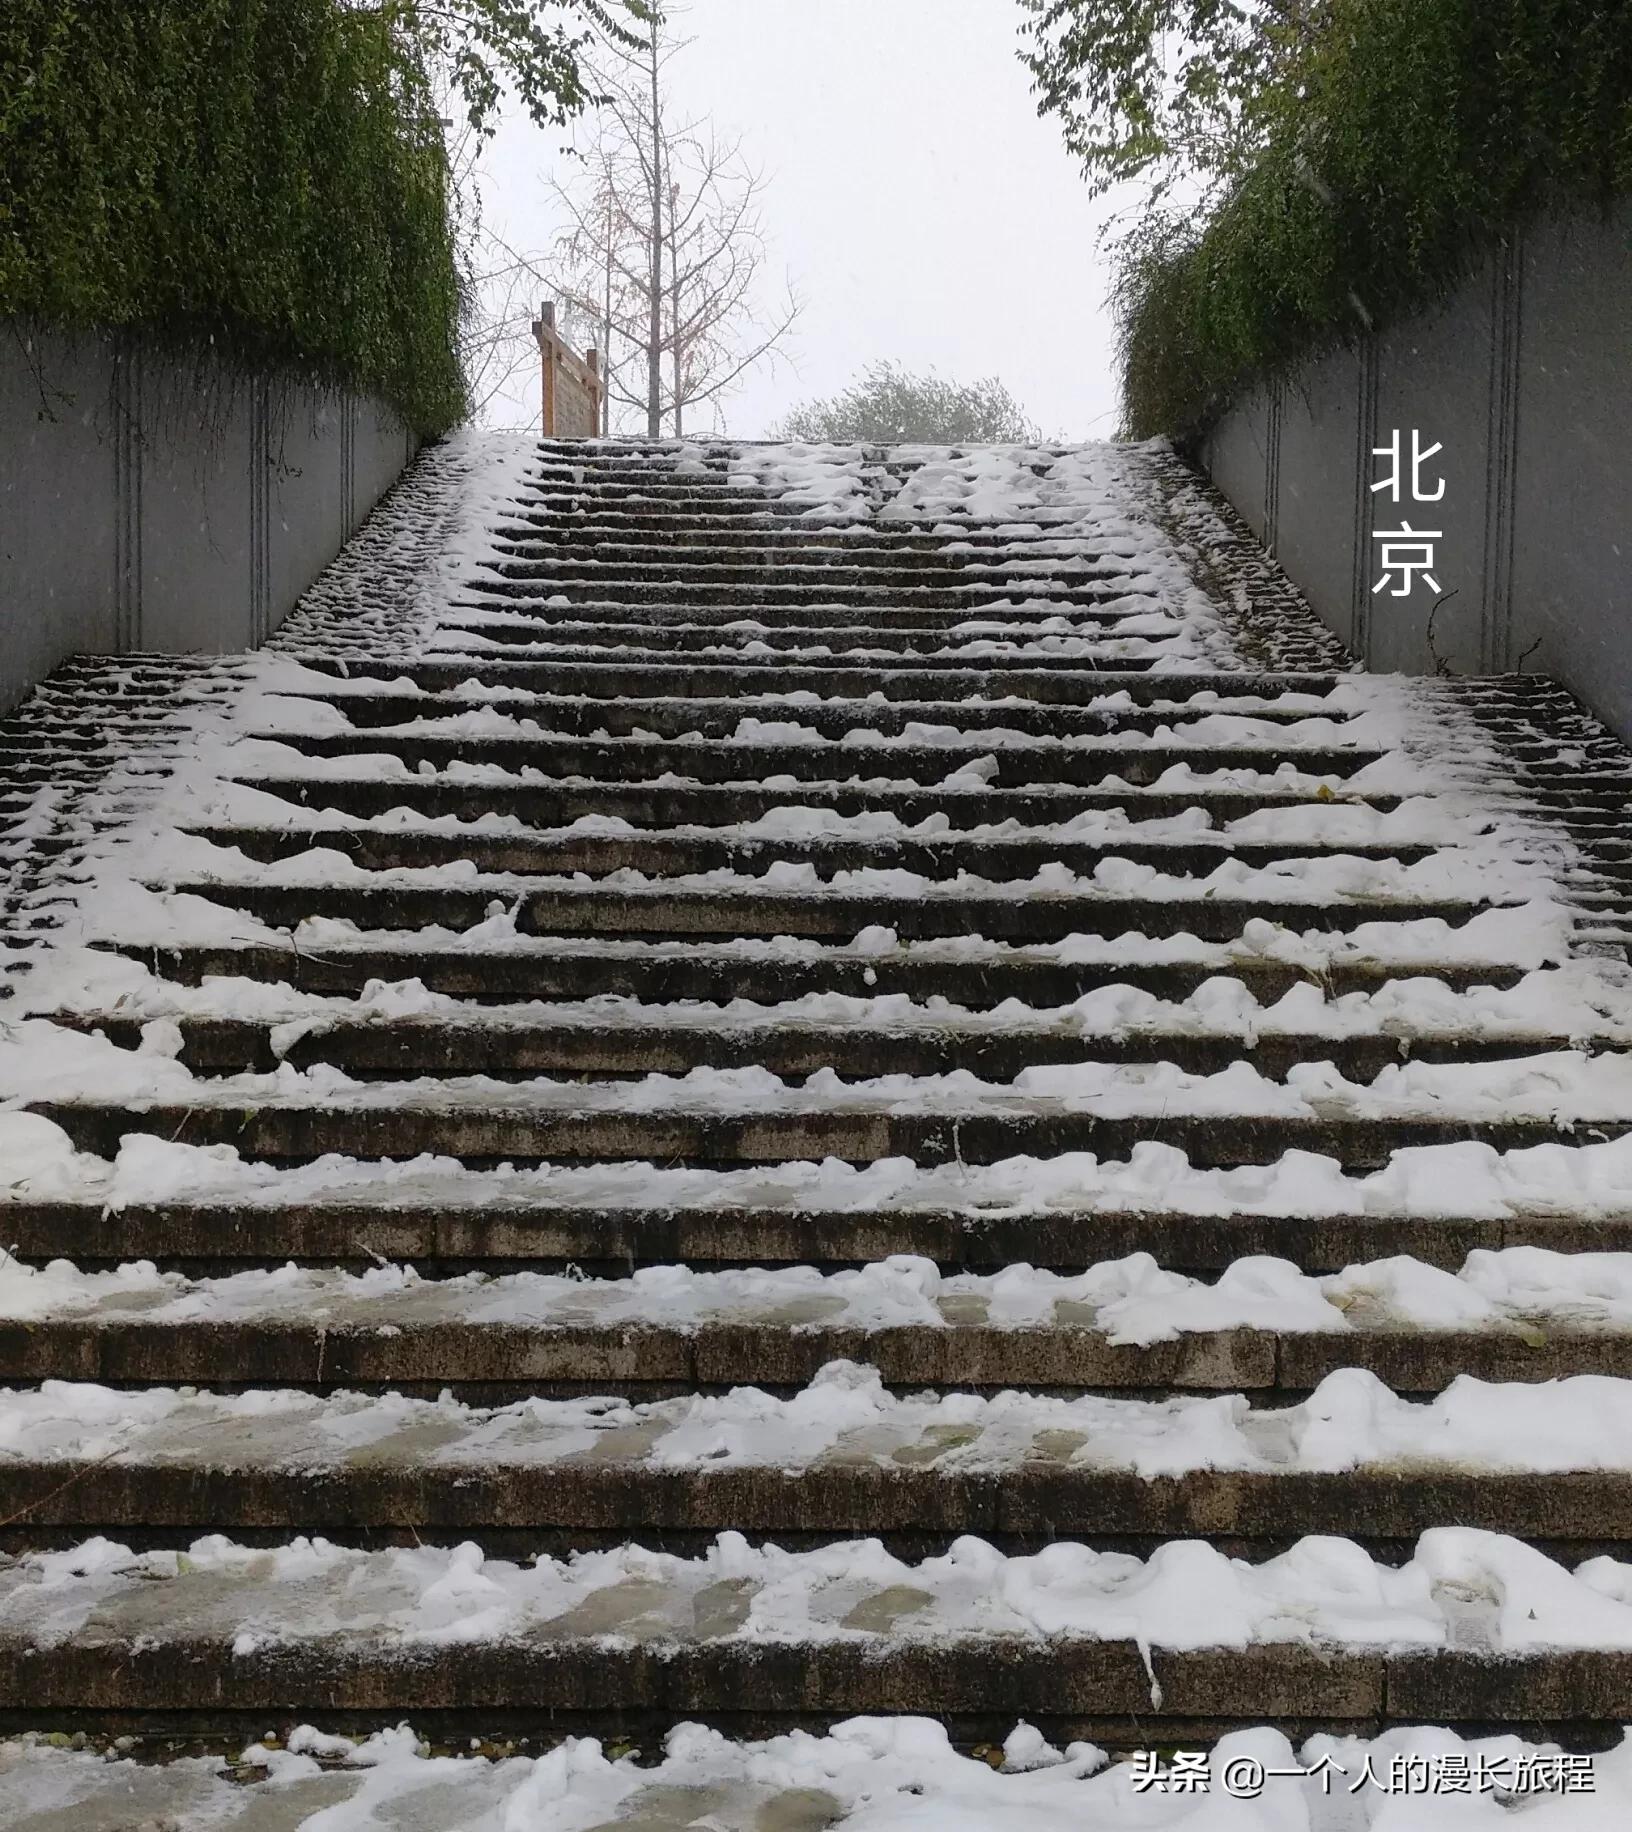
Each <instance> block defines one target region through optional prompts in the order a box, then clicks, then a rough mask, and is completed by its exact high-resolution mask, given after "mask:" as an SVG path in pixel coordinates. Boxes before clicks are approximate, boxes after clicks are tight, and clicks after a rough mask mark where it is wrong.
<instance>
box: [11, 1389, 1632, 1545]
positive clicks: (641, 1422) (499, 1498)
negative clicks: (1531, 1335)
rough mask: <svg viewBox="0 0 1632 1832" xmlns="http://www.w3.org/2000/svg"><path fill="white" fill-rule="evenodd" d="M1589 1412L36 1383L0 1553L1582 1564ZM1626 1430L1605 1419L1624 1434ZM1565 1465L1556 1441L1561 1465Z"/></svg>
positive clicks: (1621, 1484) (19, 1430) (1491, 1404)
mask: <svg viewBox="0 0 1632 1832" xmlns="http://www.w3.org/2000/svg"><path fill="white" fill-rule="evenodd" d="M1627 1391H1628V1392H1629V1393H1632V1385H1629V1386H1628V1388H1627ZM1604 1392H1605V1386H1604V1383H1603V1382H1601V1381H1595V1380H1583V1381H1570V1380H1565V1381H1563V1382H1560V1383H1558V1384H1557V1385H1556V1386H1547V1387H1543V1388H1542V1389H1540V1391H1539V1394H1538V1392H1537V1391H1536V1390H1535V1389H1533V1388H1525V1389H1516V1388H1513V1387H1507V1386H1499V1385H1485V1384H1483V1383H1480V1382H1477V1381H1471V1380H1470V1381H1466V1382H1464V1383H1463V1384H1462V1386H1461V1387H1460V1388H1459V1389H1458V1394H1459V1396H1460V1397H1459V1400H1458V1402H1457V1404H1456V1405H1454V1406H1447V1403H1446V1402H1445V1401H1443V1400H1442V1401H1439V1402H1430V1403H1426V1404H1425V1403H1419V1402H1409V1401H1402V1400H1399V1399H1397V1398H1395V1397H1394V1396H1393V1395H1392V1394H1391V1393H1389V1392H1388V1390H1387V1389H1386V1388H1384V1387H1383V1386H1382V1385H1381V1384H1380V1383H1378V1382H1377V1381H1375V1380H1374V1379H1370V1378H1368V1377H1365V1376H1362V1375H1357V1374H1356V1373H1354V1372H1352V1371H1350V1372H1346V1373H1343V1374H1340V1375H1337V1376H1335V1377H1333V1378H1332V1379H1331V1380H1330V1381H1328V1382H1327V1383H1325V1384H1324V1385H1323V1386H1322V1387H1321V1388H1319V1389H1317V1390H1316V1392H1315V1393H1314V1394H1313V1395H1312V1396H1311V1398H1310V1399H1309V1400H1307V1401H1305V1402H1303V1403H1301V1404H1293V1405H1290V1406H1288V1405H1280V1406H1270V1407H1261V1408H1259V1409H1257V1410H1252V1411H1249V1410H1248V1409H1247V1405H1246V1402H1245V1400H1244V1399H1242V1400H1241V1401H1240V1402H1239V1403H1238V1406H1237V1408H1236V1409H1235V1410H1233V1411H1230V1410H1226V1409H1221V1407H1220V1406H1219V1404H1218V1402H1217V1401H1216V1400H1214V1399H1211V1398H1179V1399H1169V1400H1164V1401H1150V1400H1137V1399H1119V1398H1111V1399H1105V1398H1087V1399H1078V1400H1060V1399H1046V1398H1041V1397H1032V1396H1029V1395H1018V1394H1003V1395H1000V1396H997V1397H995V1398H976V1397H975V1396H973V1395H970V1394H958V1395H954V1396H949V1397H947V1398H936V1397H933V1396H925V1395H917V1396H914V1397H911V1398H896V1397H894V1396H892V1395H890V1394H888V1393H887V1392H884V1391H883V1390H881V1389H878V1388H876V1387H874V1386H873V1385H872V1384H871V1382H870V1377H869V1373H868V1371H867V1370H863V1369H860V1368H855V1367H851V1366H847V1365H845V1364H839V1365H838V1366H836V1367H834V1368H831V1369H828V1370H825V1371H824V1373H823V1375H822V1377H821V1379H820V1380H819V1381H818V1382H817V1383H816V1384H815V1385H813V1386H811V1387H808V1388H806V1389H804V1390H803V1392H802V1393H799V1394H796V1395H795V1396H794V1397H793V1398H792V1399H791V1400H776V1399H771V1398H769V1397H767V1396H765V1395H763V1394H761V1393H759V1392H756V1391H755V1390H753V1389H747V1390H738V1391H736V1392H733V1393H730V1394H728V1395H726V1396H724V1397H723V1398H717V1399H709V1398H701V1397H698V1396H695V1395H688V1396H686V1397H685V1398H683V1399H680V1400H667V1401H655V1402H648V1403H646V1404H635V1405H631V1404H628V1403H623V1404H618V1403H609V1402H608V1401H607V1400H606V1399H605V1398H600V1399H595V1400H589V1401H582V1400H577V1401H575V1400H556V1401H551V1400H539V1399H533V1400H530V1401H527V1402H524V1403H523V1404H520V1405H516V1406H512V1407H501V1408H493V1407H471V1406H466V1405H463V1404H461V1403H459V1402H458V1401H455V1400H452V1399H450V1398H447V1397H442V1398H439V1399H437V1400H413V1399H405V1398H403V1397H401V1396H400V1395H395V1394H393V1395H391V1396H389V1397H388V1398H385V1399H379V1398H373V1397H369V1396H365V1395H361V1394H357V1393H344V1394H340V1395H338V1396H333V1397H328V1398H324V1397H320V1396H315V1395H311V1394H308V1393H306V1392H303V1391H301V1390H298V1389H272V1390H268V1391H256V1392H253V1393H250V1394H245V1395H243V1396H233V1395H225V1394H216V1393H210V1392H203V1393H199V1392H196V1391H190V1390H189V1391H185V1392H183V1391H177V1390H175V1389H167V1388H158V1389H154V1390H151V1391H149V1392H148V1393H146V1394H144V1395H142V1396H141V1397H140V1398H130V1397H128V1396H119V1395H116V1394H114V1393H112V1392H110V1390H109V1389H107V1388H105V1387H96V1386H79V1385H74V1384H71V1383H67V1382H61V1381H56V1382H52V1383H50V1384H49V1385H47V1386H46V1387H44V1388H41V1389H36V1390H34V1391H32V1392H29V1391H23V1392H17V1393H14V1394H13V1395H12V1396H11V1398H10V1402H9V1419H8V1429H9V1433H10V1454H9V1455H8V1457H7V1459H6V1461H5V1463H4V1464H3V1465H0V1521H3V1523H4V1524H0V1540H9V1541H13V1542H17V1543H19V1544H22V1543H23V1542H22V1541H20V1540H19V1529H18V1525H17V1523H18V1522H20V1521H26V1522H27V1526H26V1528H25V1529H23V1531H24V1532H26V1534H27V1535H28V1538H29V1541H31V1543H32V1544H34V1545H39V1544H41V1543H44V1542H47V1541H52V1540H59V1541H62V1542H64V1543H69V1544H72V1543H74V1542H75V1541H77V1540H81V1539H83V1538H85V1537H86V1535H87V1534H88V1533H89V1532H92V1531H94V1532H103V1533H110V1534H115V1535H117V1536H118V1537H119V1538H120V1539H121V1540H122V1541H123V1542H124V1543H126V1544H133V1543H134V1544H140V1545H143V1546H154V1545H164V1544H185V1543H186V1542H187V1541H188V1540H189V1539H190V1538H192V1537H196V1535H197V1534H198V1533H200V1532H203V1531H225V1532H227V1533H229V1534H231V1535H232V1536H233V1537H235V1538H238V1539H243V1538H245V1537H248V1536H254V1537H259V1538H263V1539H270V1538H272V1537H273V1536H275V1535H280V1534H281V1535H286V1534H287V1533H288V1532H289V1531H290V1530H292V1529H294V1528H296V1527H298V1528H299V1529H300V1530H301V1531H302V1532H303V1533H306V1534H308V1535H314V1534H317V1535H321V1536H322V1537H324V1538H327V1539H331V1540H335V1541H338V1542H339V1543H342V1544H343V1543H347V1541H348V1540H355V1539H356V1538H357V1537H358V1536H360V1535H361V1536H366V1539H367V1541H368V1542H369V1543H371V1544H375V1545H378V1544H380V1543H382V1542H385V1543H395V1544H406V1543H416V1544H417V1543H422V1541H423V1539H431V1540H433V1541H434V1540H437V1539H446V1538H447V1537H449V1536H452V1535H457V1536H458V1537H459V1538H460V1539H469V1538H474V1539H476V1540H477V1541H478V1542H479V1543H480V1544H481V1545H482V1546H483V1547H484V1549H485V1550H486V1551H488V1552H489V1553H490V1554H491V1553H494V1552H502V1553H503V1554H504V1555H505V1556H507V1557H517V1556H537V1555H539V1554H542V1555H544V1556H560V1555H564V1554H567V1553H571V1552H577V1551H583V1550H588V1549H592V1548H599V1547H608V1546H616V1545H618V1544H621V1543H624V1542H626V1541H627V1540H628V1539H629V1538H630V1537H631V1535H634V1536H635V1537H636V1538H637V1539H638V1543H640V1544H641V1545H644V1546H647V1547H652V1548H654V1549H659V1550H664V1551H669V1552H690V1553H695V1552H705V1553H706V1551H707V1549H708V1542H709V1541H711V1540H712V1539H714V1538H715V1537H716V1536H717V1535H718V1534H720V1533H721V1532H724V1531H734V1532H739V1533H743V1534H748V1535H753V1536H756V1537H758V1536H761V1535H771V1536H774V1539H775V1542H776V1543H777V1544H778V1545H781V1546H787V1545H789V1544H798V1543H801V1542H804V1543H809V1542H813V1541H825V1540H831V1539H833V1538H836V1537H843V1536H851V1537H854V1536H862V1535H865V1536H868V1537H878V1538H882V1539H883V1540H884V1541H885V1542H886V1544H888V1545H889V1546H890V1547H891V1549H892V1550H893V1551H895V1552H896V1553H897V1554H898V1555H899V1554H901V1553H902V1552H906V1553H907V1554H908V1555H909V1556H919V1557H922V1556H924V1555H926V1554H932V1553H940V1552H944V1551H945V1550H946V1549H947V1547H948V1546H949V1545H950V1544H951V1543H952V1542H953V1541H954V1540H955V1539H956V1538H957V1537H959V1536H960V1535H963V1534H968V1533H974V1534H978V1535H980V1536H981V1537H982V1538H983V1539H984V1540H986V1541H987V1542H988V1543H990V1544H995V1545H998V1546H1000V1547H1004V1548H1012V1549H1015V1550H1019V1549H1022V1548H1026V1547H1030V1546H1040V1545H1044V1544H1047V1543H1050V1542H1052V1541H1055V1540H1057V1539H1060V1538H1062V1537H1070V1538H1073V1539H1077V1540H1080V1541H1082V1542H1083V1543H1087V1544H1090V1545H1092V1546H1094V1547H1096V1548H1098V1549H1101V1550H1122V1551H1131V1552H1135V1553H1140V1554H1145V1553H1148V1552H1149V1551H1150V1550H1152V1549H1153V1548H1154V1546H1155V1545H1157V1544H1159V1543H1160V1542H1161V1541H1163V1540H1165V1539H1173V1538H1184V1539H1198V1540H1199V1539H1204V1540H1207V1541H1208V1542H1209V1543H1211V1544H1213V1545H1215V1546H1218V1547H1220V1549H1221V1550H1224V1551H1225V1552H1226V1553H1229V1554H1233V1555H1235V1556H1240V1555H1242V1554H1247V1555H1251V1556H1257V1557H1264V1556H1266V1555H1268V1554H1270V1553H1273V1552H1275V1551H1277V1550H1280V1549H1283V1548H1285V1547H1286V1546H1288V1545H1290V1544H1291V1543H1293V1542H1294V1541H1296V1540H1297V1539H1299V1538H1301V1537H1302V1536H1303V1535H1305V1534H1308V1533H1318V1534H1330V1535H1334V1536H1342V1535H1344V1534H1350V1535H1354V1536H1357V1537H1359V1538H1360V1539H1361V1540H1362V1541H1363V1543H1364V1544H1365V1545H1366V1546H1367V1547H1368V1548H1372V1549H1387V1550H1389V1551H1391V1552H1393V1553H1394V1554H1395V1556H1396V1557H1401V1556H1409V1552H1410V1550H1411V1542H1413V1541H1414V1540H1415V1539H1416V1538H1417V1536H1418V1535H1419V1534H1420V1533H1422V1532H1424V1531H1425V1530H1428V1529H1430V1528H1434V1527H1438V1526H1444V1525H1447V1524H1450V1523H1452V1522H1454V1523H1455V1524H1457V1525H1459V1526H1461V1527H1464V1528H1471V1529H1473V1530H1475V1531H1485V1532H1498V1533H1506V1534H1512V1535H1514V1536H1516V1537H1519V1538H1523V1539H1526V1540H1528V1541H1531V1542H1532V1543H1535V1542H1541V1543H1545V1544H1548V1545H1549V1548H1550V1549H1551V1550H1552V1551H1553V1553H1554V1556H1559V1555H1560V1554H1561V1553H1567V1555H1568V1556H1570V1557H1572V1558H1580V1557H1583V1556H1587V1555H1589V1554H1590V1553H1597V1552H1601V1551H1605V1550H1609V1551H1613V1552H1620V1551H1623V1550H1624V1549H1625V1548H1626V1547H1627V1545H1628V1544H1629V1543H1632V1457H1629V1455H1628V1449H1627V1446H1626V1444H1625V1443H1624V1442H1623V1441H1621V1439H1620V1438H1619V1437H1617V1438H1616V1439H1615V1440H1614V1441H1612V1442H1610V1443H1608V1444H1604V1443H1601V1442H1597V1443H1592V1444H1590V1445H1588V1444H1586V1443H1583V1442H1581V1436H1582V1434H1581V1424H1580V1414H1581V1410H1582V1408H1590V1407H1593V1406H1594V1405H1597V1406H1598V1407H1599V1408H1602V1407H1603V1405H1604V1401H1603V1395H1604ZM824 1401H825V1402H826V1403H825V1404H824ZM1362 1406H1364V1407H1368V1408H1369V1409H1370V1411H1371V1413H1372V1414H1373V1420H1372V1421H1367V1423H1364V1424H1362V1423H1361V1422H1360V1420H1359V1418H1358V1417H1357V1418H1356V1425H1357V1431H1356V1441H1355V1443H1354V1445H1353V1447H1352V1450H1351V1452H1350V1455H1349V1460H1348V1462H1347V1464H1346V1465H1345V1466H1343V1467H1337V1468H1334V1467H1331V1466H1330V1464H1329V1461H1328V1453H1327V1452H1326V1450H1325V1447H1324V1433H1325V1428H1326V1426H1327V1423H1328V1421H1329V1419H1330V1417H1331V1415H1332V1413H1333V1411H1334V1410H1347V1411H1349V1412H1350V1413H1355V1412H1356V1410H1357V1408H1359V1407H1362ZM1476 1409H1482V1410H1483V1412H1484V1415H1485V1417H1486V1419H1487V1421H1488V1420H1489V1419H1490V1418H1492V1417H1495V1416H1499V1415H1501V1414H1502V1413H1504V1412H1506V1413H1508V1414H1509V1415H1511V1414H1513V1413H1514V1412H1518V1413H1520V1414H1521V1415H1522V1417H1523V1419H1524V1428H1523V1431H1522V1432H1521V1433H1520V1434H1519V1435H1518V1437H1517V1440H1516V1441H1515V1440H1514V1439H1513V1438H1512V1437H1511V1436H1506V1437H1504V1434H1502V1433H1501V1432H1500V1431H1499V1430H1491V1429H1489V1428H1488V1423H1487V1429H1486V1433H1485V1435H1484V1437H1483V1438H1481V1439H1479V1440H1477V1441H1476V1442H1473V1443H1466V1442H1465V1443H1464V1444H1463V1445H1462V1446H1461V1447H1459V1451H1458V1453H1457V1454H1448V1436H1449V1434H1452V1433H1455V1432H1456V1431H1457V1429H1458V1427H1460V1428H1461V1431H1462V1435H1463V1436H1464V1438H1466V1435H1467V1431H1468V1428H1469V1425H1470V1422H1471V1421H1472V1419H1473V1418H1474V1416H1475V1412H1476ZM1624 1413H1625V1408H1624V1406H1623V1407H1622V1408H1621V1410H1620V1411H1619V1412H1618V1413H1615V1414H1614V1415H1613V1416H1614V1420H1615V1424H1616V1426H1617V1427H1620V1428H1621V1429H1622V1431H1623V1432H1624V1426H1623V1423H1622V1421H1623V1419H1624ZM1606 1422H1607V1421H1606ZM115 1424H116V1425H117V1428H118V1429H119V1430H120V1432H121V1435H122V1439H123V1448H122V1450H121V1453H120V1455H119V1456H118V1457H117V1458H113V1459H110V1458H108V1457H107V1456H106V1455H105V1454H103V1453H102V1451H101V1446H102V1445H103V1443H104V1442H105V1439H106V1435H107V1432H108V1430H109V1428H110V1426H113V1425H115ZM1368 1426H1369V1428H1368ZM1306 1442H1312V1445H1313V1449H1312V1450H1311V1449H1306V1448H1305V1444H1306ZM1561 1445H1564V1446H1576V1445H1579V1449H1578V1450H1577V1451H1576V1452H1575V1453H1574V1454H1576V1455H1578V1456H1580V1457H1581V1458H1582V1459H1583V1461H1582V1462H1581V1463H1580V1465H1579V1466H1574V1467H1572V1466H1571V1463H1570V1457H1571V1454H1572V1453H1571V1451H1570V1450H1569V1449H1565V1450H1563V1451H1562V1453H1561V1452H1560V1448H1559V1447H1560V1446H1561ZM360 1449H361V1451H362V1454H361V1455H359V1450H360ZM1187 1452H1188V1455H1187V1454H1186V1453H1187ZM1153 1459H1159V1460H1160V1464H1161V1468H1160V1471H1159V1473H1153V1472H1152V1471H1150V1470H1149V1469H1148V1468H1147V1467H1146V1465H1147V1464H1149V1463H1150V1462H1151V1461H1152V1460H1153ZM1402 1464H1403V1465H1404V1466H1405V1467H1402ZM1541 1465H1544V1467H1543V1466H1541Z"/></svg>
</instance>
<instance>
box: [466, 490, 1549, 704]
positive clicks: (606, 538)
mask: <svg viewBox="0 0 1632 1832" xmlns="http://www.w3.org/2000/svg"><path fill="white" fill-rule="evenodd" d="M500 513H501V514H502V517H503V519H502V520H501V521H499V522H497V523H496V524H495V525H494V528H493V538H494V544H495V546H496V547H497V548H498V549H499V550H500V551H501V552H503V551H507V550H508V549H510V548H511V547H519V548H522V549H525V550H532V549H536V550H537V551H538V553H539V554H540V555H543V554H546V553H560V552H562V551H563V550H576V551H578V552H582V553H585V554H592V555H594V556H595V557H597V558H600V557H603V556H604V557H606V558H607V559H609V560H612V559H620V558H623V557H624V556H626V555H627V556H629V557H632V558H637V557H640V556H642V555H652V556H654V558H660V557H661V556H662V555H664V554H667V553H672V552H674V551H676V550H688V551H689V550H696V551H700V552H703V553H711V552H712V553H719V554H731V553H740V552H741V551H743V550H744V549H746V550H748V551H750V552H756V553H766V554H779V553H788V554H796V555H797V554H808V553H815V554H826V553H834V554H854V555H857V556H865V557H866V559H867V561H868V563H869V564H873V563H877V564H886V565H887V564H890V563H892V562H894V561H895V560H896V559H898V558H899V559H902V560H905V561H907V563H909V564H910V563H911V562H912V560H913V559H914V557H915V556H918V555H924V554H927V555H929V556H930V557H931V563H935V562H936V561H937V560H938V559H944V560H945V561H946V562H947V563H948V564H953V565H956V564H959V563H960V562H962V561H964V560H967V559H976V560H978V559H983V558H997V557H999V556H1001V557H1013V558H1021V559H1026V558H1030V559H1041V558H1047V557H1050V556H1052V555H1054V554H1063V556H1064V557H1065V558H1067V559H1073V560H1074V559H1086V560H1089V561H1090V562H1092V563H1095V564H1101V565H1107V566H1114V567H1118V568H1122V569H1124V570H1125V569H1127V568H1128V567H1129V566H1130V565H1133V564H1136V563H1137V561H1138V557H1139V556H1138V554H1137V552H1136V550H1135V549H1134V548H1132V547H1131V546H1130V545H1128V544H1127V543H1123V544H1122V546H1121V547H1120V548H1119V547H1118V544H1117V541H1116V538H1115V537H1114V536H1108V535H1105V534H1103V533H1100V532H1096V531H1094V530H1091V529H1085V528H1079V527H1073V526H1069V525H1068V526H1065V527H1062V528H1061V529H1060V530H1059V531H1058V532H1057V534H1055V535H1052V536H1050V535H1048V534H1039V535H1021V534H1016V533H1015V532H1014V531H1013V529H1012V528H1007V527H1005V525H1004V524H1002V523H985V524H982V523H979V522H968V523H964V522H960V523H958V525H957V526H956V527H955V528H951V529H950V530H949V532H947V533H944V534H937V533H936V532H934V530H933V529H932V528H925V527H923V526H922V525H921V524H916V523H905V522H903V523H895V522H880V521H863V522H839V523H832V524H829V525H828V526H825V527H823V526H821V525H819V524H816V523H812V522H809V521H805V520H802V519H801V518H799V517H786V516H784V517H780V518H775V519H774V522H773V524H772V525H767V526H764V527H760V526H742V525H739V524H738V522H737V521H735V520H734V519H731V518H724V517H712V518H711V517H708V516H702V517H699V518H697V520H696V521H695V522H694V523H689V522H677V521H674V520H671V519H669V518H666V517H665V518H663V519H661V520H659V519H657V518H654V517H651V516H644V515H639V514H630V513H620V512H619V511H618V510H616V509H615V508H612V507H610V506H608V508H607V509H606V510H605V511H604V512H602V513H594V514H591V513H585V514H583V515H577V514H574V515H556V514H551V513H550V512H549V511H548V510H542V509H534V508H528V507H526V506H525V505H523V504H521V503H508V504H505V505H504V507H503V508H502V510H501V511H500ZM965 550H969V551H965ZM1519 678H1523V679H1534V678H1536V677H1534V676H1523V677H1519Z"/></svg>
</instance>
